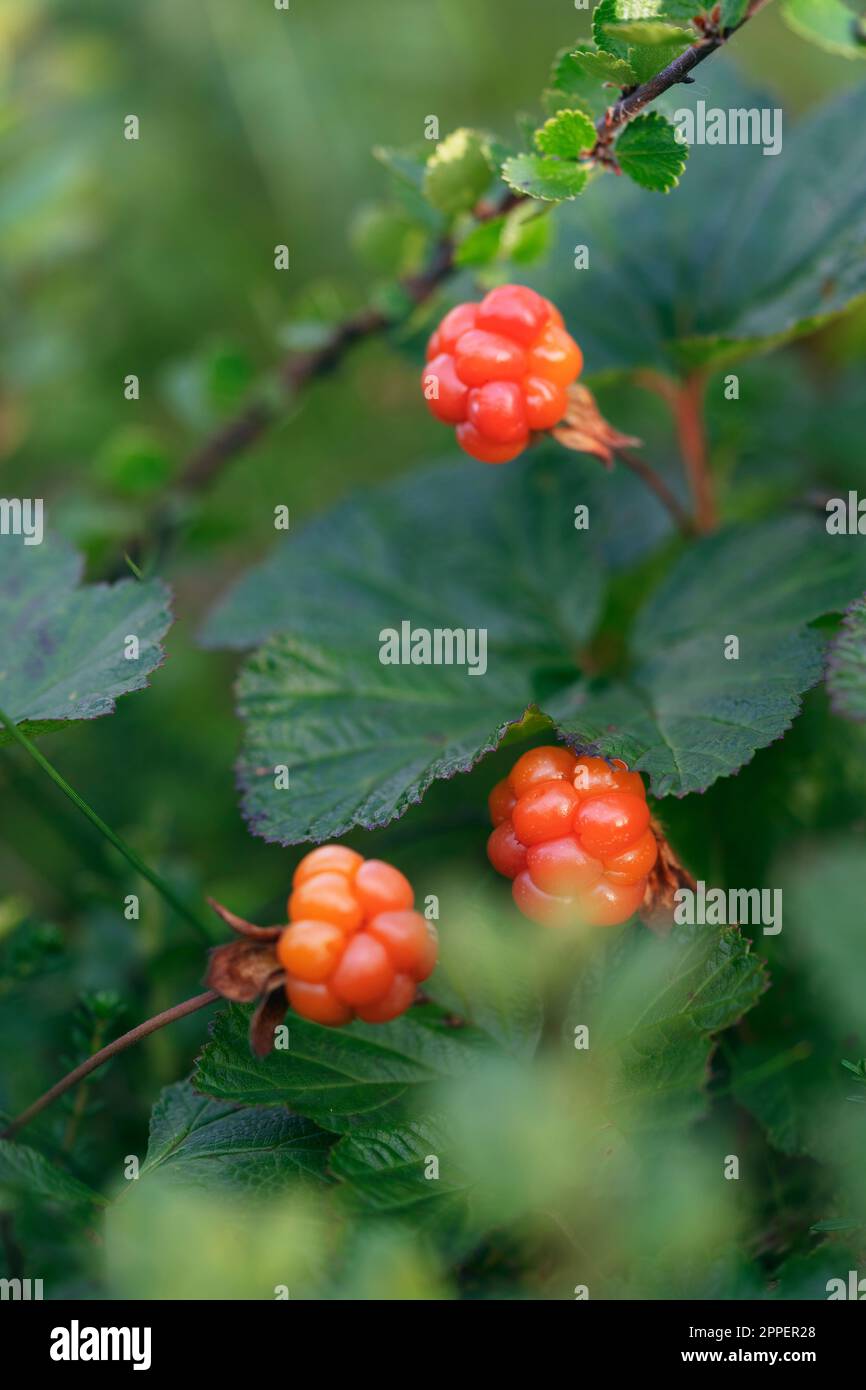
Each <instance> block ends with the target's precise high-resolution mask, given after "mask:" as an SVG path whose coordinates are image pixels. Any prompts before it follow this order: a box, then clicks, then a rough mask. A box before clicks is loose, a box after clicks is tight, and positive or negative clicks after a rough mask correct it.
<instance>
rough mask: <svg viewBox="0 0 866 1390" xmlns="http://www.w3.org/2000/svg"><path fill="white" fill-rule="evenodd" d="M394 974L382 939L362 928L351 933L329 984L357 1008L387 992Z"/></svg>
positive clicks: (341, 998) (373, 1001)
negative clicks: (378, 939)
mask: <svg viewBox="0 0 866 1390" xmlns="http://www.w3.org/2000/svg"><path fill="white" fill-rule="evenodd" d="M395 974H396V971H395V970H394V967H393V965H392V964H391V960H390V957H389V955H388V952H387V951H386V950H385V947H384V946H383V945H382V943H381V941H377V940H376V938H375V936H371V935H370V933H369V932H367V931H359V932H356V933H355V935H354V936H352V937H350V939H349V941H348V943H347V945H346V949H345V950H344V952H343V954H342V957H341V959H340V963H339V965H338V966H337V968H336V970H335V971H334V973H333V975H332V976H331V979H330V981H329V984H330V987H331V989H332V990H333V992H334V994H335V995H336V997H337V998H338V999H340V1000H342V1002H343V1003H344V1004H349V1005H350V1006H351V1007H352V1008H358V1007H360V1006H362V1005H366V1004H373V1003H375V1002H376V1001H377V1000H379V999H381V998H382V997H383V995H385V994H387V993H388V990H389V989H390V988H391V986H392V984H393V983H394V976H395Z"/></svg>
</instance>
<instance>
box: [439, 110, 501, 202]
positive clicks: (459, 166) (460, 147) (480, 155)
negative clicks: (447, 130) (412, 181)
mask: <svg viewBox="0 0 866 1390" xmlns="http://www.w3.org/2000/svg"><path fill="white" fill-rule="evenodd" d="M492 173H493V169H492V166H491V164H490V162H489V159H488V156H487V140H486V137H485V136H483V135H480V134H479V133H478V132H477V131H474V130H465V129H461V130H453V131H452V132H451V134H450V135H446V136H445V138H444V139H443V140H440V141H439V143H438V144H437V146H436V148H435V150H434V151H433V154H432V155H431V157H430V159H429V160H428V161H427V167H426V169H425V171H424V196H425V197H426V198H427V200H428V202H430V203H431V204H432V205H433V207H434V208H436V209H437V210H438V211H439V212H442V213H445V214H446V215H447V216H449V217H450V216H452V215H453V214H455V213H458V212H471V210H472V208H474V206H475V204H476V203H477V202H478V199H479V198H480V197H481V195H482V194H483V193H484V192H485V191H486V190H487V188H488V186H489V184H490V179H491V176H492Z"/></svg>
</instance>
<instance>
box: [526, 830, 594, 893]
mask: <svg viewBox="0 0 866 1390" xmlns="http://www.w3.org/2000/svg"><path fill="white" fill-rule="evenodd" d="M526 867H527V869H528V870H529V875H530V877H531V879H532V882H533V883H534V884H535V886H536V888H540V889H541V890H542V892H544V893H552V894H553V895H554V896H555V897H558V898H571V897H574V896H575V895H576V894H579V893H584V892H586V890H587V889H588V888H591V887H592V885H593V884H594V883H597V882H598V880H599V879H600V878H601V875H602V872H603V869H602V864H601V861H600V860H598V859H593V858H592V856H591V855H590V854H587V852H586V850H585V849H584V848H583V846H582V845H581V844H580V842H579V841H578V840H576V839H575V837H574V835H563V836H562V838H561V839H559V840H544V841H543V842H542V843H541V844H538V845H532V846H531V847H530V848H529V849H528V850H527V851H526Z"/></svg>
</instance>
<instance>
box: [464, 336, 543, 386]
mask: <svg viewBox="0 0 866 1390" xmlns="http://www.w3.org/2000/svg"><path fill="white" fill-rule="evenodd" d="M534 350H535V349H533V351H534ZM551 351H552V349H551ZM454 360H455V363H456V366H457V375H458V376H459V378H460V380H461V381H464V382H465V383H466V385H467V386H483V385H484V383H485V381H520V380H521V378H522V377H524V376H526V373H527V370H528V367H529V362H528V359H527V356H526V353H525V352H524V350H523V348H522V347H521V346H520V344H519V343H515V342H514V341H513V339H511V338H504V337H503V336H502V334H501V333H485V331H484V329H483V328H470V330H469V332H468V333H464V334H463V335H462V336H461V337H460V338H458V340H457V346H456V347H455V349H454ZM548 375H549V373H548Z"/></svg>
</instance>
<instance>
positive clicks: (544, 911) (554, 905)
mask: <svg viewBox="0 0 866 1390" xmlns="http://www.w3.org/2000/svg"><path fill="white" fill-rule="evenodd" d="M511 892H512V895H513V897H514V901H515V903H516V905H517V907H518V908H519V909H520V911H521V912H522V913H523V915H524V917H528V918H529V919H530V921H532V922H538V923H539V924H540V925H541V926H543V927H564V926H567V925H568V924H569V923H570V922H573V921H575V920H576V918H577V917H578V916H579V914H578V913H577V912H576V911H575V907H574V900H573V899H572V898H558V897H556V896H554V894H552V893H545V892H544V891H543V890H542V889H541V888H537V887H536V885H535V884H534V883H533V882H532V879H531V878H530V876H529V870H528V869H524V871H523V873H522V874H518V875H517V878H516V879H515V880H514V883H513V884H512V885H511Z"/></svg>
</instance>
